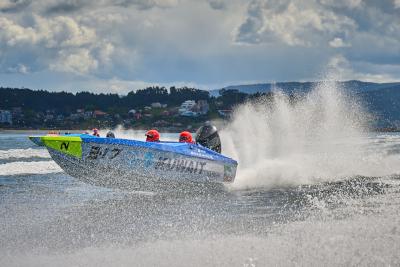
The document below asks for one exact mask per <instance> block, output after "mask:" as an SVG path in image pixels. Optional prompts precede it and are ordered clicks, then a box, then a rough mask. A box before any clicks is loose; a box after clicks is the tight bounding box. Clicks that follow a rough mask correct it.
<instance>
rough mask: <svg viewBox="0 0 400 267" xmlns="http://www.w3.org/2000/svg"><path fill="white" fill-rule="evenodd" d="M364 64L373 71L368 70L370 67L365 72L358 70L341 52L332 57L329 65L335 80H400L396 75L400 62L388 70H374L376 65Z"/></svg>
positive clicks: (399, 68)
mask: <svg viewBox="0 0 400 267" xmlns="http://www.w3.org/2000/svg"><path fill="white" fill-rule="evenodd" d="M362 64H364V65H367V68H369V70H372V71H368V69H367V70H365V71H363V72H361V71H357V70H356V69H355V68H354V66H353V65H354V64H352V63H351V62H350V61H349V60H348V59H347V58H345V57H344V56H343V55H341V54H337V55H335V56H333V57H331V59H330V60H329V62H328V65H327V67H328V71H329V73H330V74H331V75H332V76H333V77H334V79H335V80H338V79H339V80H361V81H366V82H396V81H399V80H400V77H398V76H396V75H395V73H396V72H397V73H398V71H399V70H400V64H399V65H397V66H392V67H391V69H392V71H387V70H388V69H386V68H384V69H382V68H378V69H375V70H374V67H376V66H373V65H372V64H368V63H367V64H365V62H364V63H362ZM368 65H369V66H368Z"/></svg>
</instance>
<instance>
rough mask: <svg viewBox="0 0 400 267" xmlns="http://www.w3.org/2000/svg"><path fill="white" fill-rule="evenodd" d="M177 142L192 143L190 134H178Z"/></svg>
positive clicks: (185, 132)
mask: <svg viewBox="0 0 400 267" xmlns="http://www.w3.org/2000/svg"><path fill="white" fill-rule="evenodd" d="M179 142H181V143H193V137H192V134H191V133H189V132H187V131H184V132H181V133H180V134H179Z"/></svg>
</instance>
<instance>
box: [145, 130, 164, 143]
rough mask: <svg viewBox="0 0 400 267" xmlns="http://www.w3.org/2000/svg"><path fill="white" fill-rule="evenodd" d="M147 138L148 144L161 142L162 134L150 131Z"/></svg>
mask: <svg viewBox="0 0 400 267" xmlns="http://www.w3.org/2000/svg"><path fill="white" fill-rule="evenodd" d="M145 136H146V142H160V134H159V132H158V131H157V130H149V131H147V133H146V134H145Z"/></svg>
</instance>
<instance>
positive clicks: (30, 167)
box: [0, 161, 62, 176]
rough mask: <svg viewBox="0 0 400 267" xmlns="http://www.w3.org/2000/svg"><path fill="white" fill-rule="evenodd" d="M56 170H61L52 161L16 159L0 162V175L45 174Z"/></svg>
mask: <svg viewBox="0 0 400 267" xmlns="http://www.w3.org/2000/svg"><path fill="white" fill-rule="evenodd" d="M57 172H62V169H61V168H60V167H59V166H58V165H57V164H56V163H55V162H54V161H37V162H25V161H16V162H11V163H5V164H0V176H9V175H21V174H47V173H57Z"/></svg>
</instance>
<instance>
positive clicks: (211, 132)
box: [196, 124, 221, 153]
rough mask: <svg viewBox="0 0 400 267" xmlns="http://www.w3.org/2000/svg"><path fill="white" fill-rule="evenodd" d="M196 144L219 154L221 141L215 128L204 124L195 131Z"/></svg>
mask: <svg viewBox="0 0 400 267" xmlns="http://www.w3.org/2000/svg"><path fill="white" fill-rule="evenodd" d="M196 143H198V144H200V145H202V146H204V147H207V148H209V149H211V150H214V151H215V152H218V153H221V139H220V138H219V134H218V131H217V127H215V126H213V125H210V124H206V125H204V126H201V127H200V128H199V129H198V130H197V132H196Z"/></svg>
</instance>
